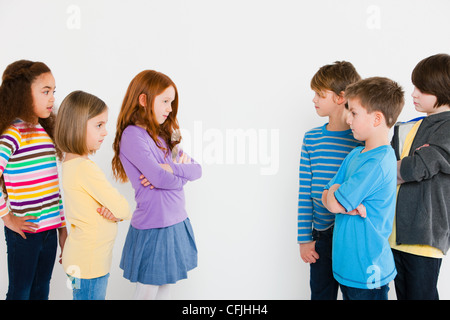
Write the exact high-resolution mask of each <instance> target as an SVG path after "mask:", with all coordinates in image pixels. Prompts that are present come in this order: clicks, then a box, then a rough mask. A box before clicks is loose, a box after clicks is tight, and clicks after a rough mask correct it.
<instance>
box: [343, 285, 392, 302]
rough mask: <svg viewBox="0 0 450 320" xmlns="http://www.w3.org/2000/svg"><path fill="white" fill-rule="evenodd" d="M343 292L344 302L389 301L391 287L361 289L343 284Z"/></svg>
mask: <svg viewBox="0 0 450 320" xmlns="http://www.w3.org/2000/svg"><path fill="white" fill-rule="evenodd" d="M341 291H342V298H343V299H344V300H388V292H389V285H388V284H385V285H384V286H381V287H380V288H376V289H359V288H352V287H347V286H344V285H342V284H341Z"/></svg>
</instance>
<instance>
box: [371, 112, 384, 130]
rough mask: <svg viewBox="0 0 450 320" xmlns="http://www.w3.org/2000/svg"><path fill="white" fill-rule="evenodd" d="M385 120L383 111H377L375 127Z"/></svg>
mask: <svg viewBox="0 0 450 320" xmlns="http://www.w3.org/2000/svg"><path fill="white" fill-rule="evenodd" d="M383 121H384V115H383V113H382V112H379V111H375V118H374V122H373V126H374V127H378V126H379V125H380V124H382V123H383Z"/></svg>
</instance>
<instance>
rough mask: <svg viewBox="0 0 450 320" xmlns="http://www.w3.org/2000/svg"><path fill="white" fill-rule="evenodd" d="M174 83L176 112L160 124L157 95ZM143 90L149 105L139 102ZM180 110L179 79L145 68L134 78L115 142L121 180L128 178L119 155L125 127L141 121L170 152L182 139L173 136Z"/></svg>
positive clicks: (115, 163) (115, 169) (115, 160)
mask: <svg viewBox="0 0 450 320" xmlns="http://www.w3.org/2000/svg"><path fill="white" fill-rule="evenodd" d="M170 86H172V87H173V88H174V89H175V99H174V100H173V101H172V112H171V113H170V114H169V116H168V117H167V119H166V121H164V123H163V124H159V123H158V122H157V121H156V117H155V114H154V111H153V104H154V101H155V97H156V96H157V95H159V94H161V93H162V92H163V91H164V90H165V89H167V88H168V87H170ZM142 94H145V95H146V97H147V103H146V105H147V107H143V106H142V105H141V104H140V103H139V96H140V95H142ZM177 112H178V91H177V87H176V86H175V83H174V82H173V81H172V80H171V79H170V78H169V77H168V76H166V75H165V74H163V73H160V72H157V71H154V70H144V71H142V72H140V73H139V74H137V75H136V76H135V77H134V78H133V80H131V82H130V85H129V86H128V89H127V92H126V94H125V97H124V99H123V102H122V107H121V109H120V112H119V115H118V118H117V126H116V137H115V139H114V144H113V149H114V157H113V160H112V170H113V174H114V177H115V178H116V179H117V180H119V181H121V182H126V181H127V180H128V178H127V175H126V173H125V170H124V168H123V166H122V162H121V161H120V158H119V155H120V141H121V138H122V133H123V131H124V130H125V128H126V127H128V126H129V125H140V126H143V127H145V128H146V130H147V132H148V134H149V135H150V137H151V138H152V139H153V141H155V143H156V145H157V146H158V147H159V148H160V149H161V150H163V151H164V152H166V154H167V155H169V152H170V151H171V150H172V149H173V148H174V147H175V146H176V145H177V144H178V143H180V140H181V137H180V138H179V139H177V140H175V141H173V140H172V135H173V133H174V132H175V131H178V129H179V125H178V121H177ZM158 137H159V138H161V139H163V140H164V142H166V144H167V146H168V147H169V150H166V149H165V148H163V147H162V146H161V144H160V142H159V140H158Z"/></svg>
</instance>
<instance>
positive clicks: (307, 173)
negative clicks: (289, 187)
mask: <svg viewBox="0 0 450 320" xmlns="http://www.w3.org/2000/svg"><path fill="white" fill-rule="evenodd" d="M298 177H299V189H298V209H297V230H298V233H297V242H298V243H299V244H302V243H309V242H311V241H313V238H312V220H313V201H312V198H311V180H312V173H311V161H310V158H309V152H308V150H307V148H306V144H305V141H303V145H302V150H301V155H300V165H299V174H298Z"/></svg>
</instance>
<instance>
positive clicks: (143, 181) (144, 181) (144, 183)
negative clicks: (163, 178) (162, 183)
mask: <svg viewBox="0 0 450 320" xmlns="http://www.w3.org/2000/svg"><path fill="white" fill-rule="evenodd" d="M139 179H141V184H142V185H143V186H144V187H148V186H150V189H154V188H155V186H154V185H152V184H151V183H150V181H148V180H147V178H146V177H145V176H144V175H143V174H141V176H140V177H139Z"/></svg>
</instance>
